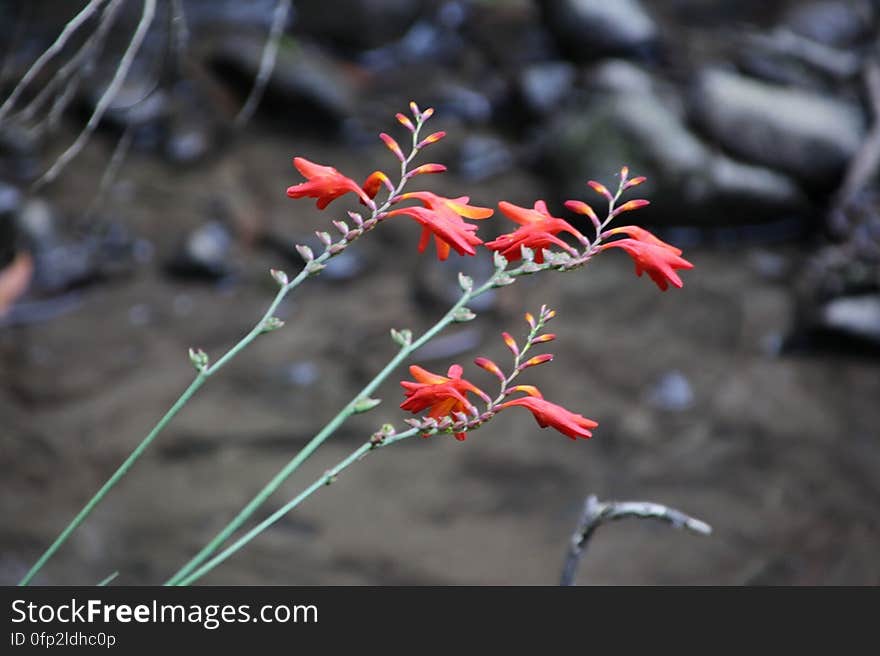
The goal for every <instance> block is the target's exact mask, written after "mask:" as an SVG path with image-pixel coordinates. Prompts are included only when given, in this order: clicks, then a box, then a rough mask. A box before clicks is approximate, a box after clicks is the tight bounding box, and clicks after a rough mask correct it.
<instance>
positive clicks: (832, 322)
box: [820, 294, 880, 344]
mask: <svg viewBox="0 0 880 656" xmlns="http://www.w3.org/2000/svg"><path fill="white" fill-rule="evenodd" d="M820 322H821V325H822V327H823V328H826V329H830V330H835V331H839V332H842V333H844V334H846V335H850V336H853V337H859V338H862V339H866V340H870V341H872V342H875V343H877V344H880V294H863V295H860V296H842V297H840V298H835V299H833V300H831V301H829V302H828V303H826V304H825V305H824V306H823V307H822V309H821V314H820Z"/></svg>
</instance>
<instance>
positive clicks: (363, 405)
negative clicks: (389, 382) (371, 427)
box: [354, 397, 382, 415]
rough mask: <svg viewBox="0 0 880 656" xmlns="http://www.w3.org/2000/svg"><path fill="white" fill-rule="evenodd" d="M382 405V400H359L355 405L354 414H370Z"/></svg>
mask: <svg viewBox="0 0 880 656" xmlns="http://www.w3.org/2000/svg"><path fill="white" fill-rule="evenodd" d="M380 403H382V399H371V398H370V397H367V398H363V399H358V400H357V401H355V404H354V414H356V415H359V414H361V413H363V412H369V411H370V410H372V409H373V408H375V407H376V406H377V405H379V404H380Z"/></svg>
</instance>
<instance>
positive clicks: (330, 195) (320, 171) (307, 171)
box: [287, 157, 379, 210]
mask: <svg viewBox="0 0 880 656" xmlns="http://www.w3.org/2000/svg"><path fill="white" fill-rule="evenodd" d="M293 165H294V166H295V167H296V170H297V171H299V172H300V173H302V175H303V177H304V178H306V182H301V183H300V184H298V185H293V186H292V187H288V188H287V195H288V196H290V197H291V198H304V197H309V198H317V199H318V202H317V205H318V209H321V210H323V209H324V208H325V207H327V205H329V204H330V203H331V202H333V201H334V200H336V199H337V198H339V197H340V196H343V195H345V194H347V193H355V194H357V195H358V196H359V197H360V199H361V200H362V201H363V202H364V203H366V204H367V205H370V204H372V196H375V195H376V192H377V191H378V189H379V185H378V184H370V185H369V186H370V190H371V192H372V195H370V194H368V193H367V192H366V191H364V189H363V187H361V185H359V184H358V183H357V182H355V181H354V180H352V179H351V178H349V177H346V176H344V175H342V174H341V173H340V172H339V171H337V170H336V169H335V168H333V167H332V166H323V165H321V164H315V163H314V162H310V161H309V160H307V159H306V158H305V157H295V158H294V159H293ZM372 179H373V176H370V178H368V181H369V180H372Z"/></svg>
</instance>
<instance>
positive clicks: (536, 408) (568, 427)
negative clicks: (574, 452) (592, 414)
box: [498, 385, 599, 440]
mask: <svg viewBox="0 0 880 656" xmlns="http://www.w3.org/2000/svg"><path fill="white" fill-rule="evenodd" d="M513 390H515V391H517V392H525V393H526V394H528V396H524V397H522V398H519V399H514V400H513V401H507V402H506V403H502V404H501V405H499V406H498V408H499V409H501V408H509V407H510V406H514V405H519V406H522V407H523V408H526V409H527V410H529V411H530V412H531V413H532V414H533V415H534V417H535V421H537V422H538V426H540V427H541V428H547V427H548V426H551V427H553V428H555V429H556V430H558V431H559V432H560V433H562V434H563V435H567V436H568V437H570V438H571V439H573V440H576V439H577V438H579V437H581V438H583V439H587V438H590V437H593V433H592V432H590V431H591V430H592V429H593V428H596V427H597V426H598V425H599V424H597V423H596V422H595V421H593V420H592V419H587V418H586V417H584V416H582V415H579V414H576V413H574V412H571V411H569V410H566V409H565V408H563V407H562V406H560V405H556V404H555V403H551V402H550V401H546V400H545V399H544V397H543V396H542V395H541V392H539V391H538V388H536V387H532V386H531V385H517V386H516V387H514V388H513Z"/></svg>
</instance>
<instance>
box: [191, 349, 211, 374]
mask: <svg viewBox="0 0 880 656" xmlns="http://www.w3.org/2000/svg"><path fill="white" fill-rule="evenodd" d="M189 361H190V362H192V364H193V366H194V367H195V368H196V371H204V370H205V369H207V368H208V362H209V359H208V354H207V353H205V352H204V351H203V350H202V349H192V348H191V349H190V350H189Z"/></svg>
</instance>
